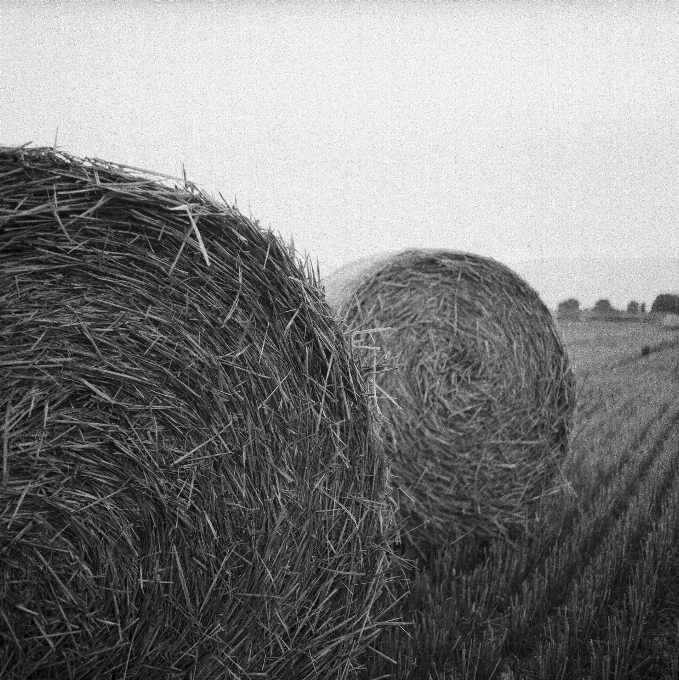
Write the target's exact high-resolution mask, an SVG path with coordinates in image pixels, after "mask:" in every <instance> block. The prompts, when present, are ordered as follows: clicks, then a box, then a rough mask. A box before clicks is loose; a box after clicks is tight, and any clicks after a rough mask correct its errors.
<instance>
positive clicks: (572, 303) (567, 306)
mask: <svg viewBox="0 0 679 680" xmlns="http://www.w3.org/2000/svg"><path fill="white" fill-rule="evenodd" d="M557 316H558V317H559V318H560V319H579V318H580V303H579V302H578V301H577V300H576V299H575V298H569V299H568V300H564V301H563V302H559V305H558V307H557Z"/></svg>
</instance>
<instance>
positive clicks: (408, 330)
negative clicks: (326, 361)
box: [325, 250, 574, 544]
mask: <svg viewBox="0 0 679 680" xmlns="http://www.w3.org/2000/svg"><path fill="white" fill-rule="evenodd" d="M325 287H326V294H327V297H328V300H329V301H330V302H331V303H332V304H333V305H334V306H335V307H336V308H337V309H338V310H339V311H340V313H341V314H342V315H343V316H344V317H345V319H346V321H347V323H348V324H349V326H350V327H353V328H365V329H382V330H377V331H374V332H373V336H374V341H375V344H376V345H377V346H379V347H380V348H381V349H382V350H383V351H384V353H385V354H386V357H387V361H388V363H389V362H390V363H391V366H392V368H391V370H386V371H382V372H379V373H378V375H377V382H378V386H379V387H380V389H381V393H382V394H383V395H388V397H389V398H387V397H386V396H385V397H384V398H382V399H381V400H380V407H381V410H382V412H383V415H384V422H383V427H382V429H383V435H384V438H385V440H386V442H387V444H388V445H389V448H390V449H391V454H392V456H393V471H394V476H395V480H396V481H395V483H396V484H397V485H398V487H399V490H400V493H399V498H400V511H401V515H402V517H403V518H405V520H406V522H407V526H408V528H409V530H410V537H411V538H412V540H413V541H415V542H417V541H426V542H428V543H430V544H431V543H432V542H437V541H441V540H443V539H452V540H455V539H457V538H459V537H462V536H464V535H468V534H473V535H475V536H477V537H478V536H481V537H494V536H498V535H509V534H511V533H512V532H514V531H515V530H517V529H519V528H522V527H525V526H526V522H528V521H529V520H530V517H531V514H532V512H533V510H534V508H535V506H536V504H537V503H538V501H539V500H540V499H541V498H542V497H543V496H544V495H545V494H547V493H549V492H550V491H551V490H553V489H554V488H556V486H557V481H556V479H557V474H556V473H557V470H558V467H559V464H560V462H561V460H562V458H563V456H564V454H565V452H566V450H567V445H568V432H569V427H570V422H571V416H572V411H573V406H574V383H573V375H572V372H571V369H570V367H569V362H568V357H567V355H566V351H565V349H564V346H563V344H562V341H561V339H560V336H559V334H558V332H557V330H556V328H555V325H554V323H553V321H552V318H551V314H550V312H549V310H548V309H547V308H546V307H545V305H544V304H543V303H542V302H541V300H540V299H539V297H538V295H537V293H535V291H534V290H532V289H531V288H530V287H529V286H528V285H527V284H526V283H525V282H524V281H522V280H521V279H520V278H519V277H518V276H517V275H516V274H514V273H513V272H512V271H511V270H510V269H509V268H507V267H506V266H504V265H502V264H500V263H499V262H496V261H494V260H491V259H489V258H484V257H479V256H475V255H470V254H465V253H459V252H452V251H444V250H409V251H405V252H402V253H399V254H396V255H389V256H379V257H377V258H373V259H370V260H364V261H359V262H357V263H353V264H350V265H347V266H346V267H345V268H343V269H340V270H338V271H337V272H336V273H335V274H333V275H332V276H330V277H329V278H328V279H327V280H326V282H325ZM385 329H388V330H385ZM368 359H369V360H371V357H368ZM394 402H395V403H394Z"/></svg>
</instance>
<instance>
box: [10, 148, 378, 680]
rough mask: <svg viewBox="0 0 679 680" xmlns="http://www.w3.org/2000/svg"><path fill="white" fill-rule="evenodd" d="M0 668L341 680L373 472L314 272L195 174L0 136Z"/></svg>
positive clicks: (338, 340)
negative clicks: (187, 177)
mask: <svg viewBox="0 0 679 680" xmlns="http://www.w3.org/2000/svg"><path fill="white" fill-rule="evenodd" d="M0 385H2V389H1V390H0V422H1V423H2V425H1V426H0V429H1V430H2V436H1V437H0V439H1V440H2V447H3V449H2V471H1V475H2V476H1V480H0V612H1V614H0V641H1V642H0V675H2V677H7V678H10V677H11V678H28V677H40V678H48V677H50V678H51V677H54V678H66V677H69V678H92V677H96V678H99V679H106V678H122V677H125V678H128V679H131V678H140V679H141V678H144V680H148V679H149V678H163V679H165V678H174V677H177V678H213V677H234V678H236V677H238V678H251V677H252V678H255V677H268V678H286V679H287V678H292V677H294V678H344V677H346V676H347V675H348V674H349V673H350V671H351V669H352V667H353V666H354V664H355V663H356V658H357V655H358V654H359V653H360V652H361V650H363V649H364V648H365V647H366V646H367V645H368V644H369V642H370V640H371V639H372V638H373V637H374V635H375V634H376V633H377V631H378V624H377V623H376V622H375V621H374V620H373V619H372V617H371V607H372V605H373V603H374V601H375V600H376V598H377V596H378V595H379V593H380V590H381V588H382V586H383V584H384V582H385V578H386V576H385V574H386V570H387V562H388V560H387V553H388V540H387V533H388V531H389V527H388V522H387V519H388V513H387V511H386V507H387V505H386V503H387V501H386V498H385V489H386V467H385V466H386V462H385V457H384V452H383V450H382V448H381V447H380V445H379V442H378V441H377V440H376V439H375V438H374V437H373V436H372V428H373V413H372V408H373V407H372V405H371V403H370V398H369V396H368V390H367V389H366V385H365V383H364V381H363V379H362V377H361V375H360V372H359V371H358V369H357V367H356V364H355V362H354V360H353V357H352V356H351V351H350V348H349V347H348V344H347V343H346V341H345V339H344V337H343V335H342V333H341V331H340V330H339V328H338V326H337V324H336V323H335V320H334V318H333V315H332V313H331V310H330V308H329V307H328V306H327V304H326V303H325V301H324V300H323V297H322V294H321V293H320V292H319V290H318V288H317V287H316V285H315V281H314V279H313V275H312V274H311V272H310V270H309V269H308V268H306V266H305V265H303V264H302V263H301V262H299V261H298V260H297V259H296V257H295V256H294V253H291V252H290V251H289V249H287V248H286V247H285V246H284V245H282V244H281V242H280V241H279V240H278V239H277V238H276V237H275V236H274V235H273V234H271V233H269V232H266V231H264V230H262V229H260V228H259V227H258V226H257V225H256V224H253V223H252V222H250V221H248V220H247V219H246V218H244V217H243V216H242V215H240V214H239V213H238V212H237V211H236V210H234V209H232V208H230V207H228V206H226V205H224V204H222V203H218V202H216V201H214V200H213V199H211V198H210V197H208V196H207V195H205V194H204V193H202V192H201V191H200V190H198V189H197V188H196V187H195V186H193V185H192V184H189V183H187V182H184V183H179V184H178V183H176V182H175V183H174V184H172V183H171V182H168V181H166V179H163V178H161V177H159V176H154V175H152V174H149V173H143V172H140V171H135V170H133V169H130V168H125V167H124V166H119V165H116V164H112V163H106V162H104V161H100V160H81V159H77V158H75V157H72V156H70V155H67V154H65V153H61V152H57V151H55V150H53V149H49V148H36V149H30V148H25V147H19V148H0Z"/></svg>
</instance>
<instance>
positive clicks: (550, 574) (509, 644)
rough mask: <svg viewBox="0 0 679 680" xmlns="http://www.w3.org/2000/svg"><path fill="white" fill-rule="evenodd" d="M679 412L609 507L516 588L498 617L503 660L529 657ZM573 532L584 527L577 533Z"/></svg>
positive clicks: (583, 523)
mask: <svg viewBox="0 0 679 680" xmlns="http://www.w3.org/2000/svg"><path fill="white" fill-rule="evenodd" d="M677 416H679V410H678V409H676V408H675V409H674V410H673V412H672V414H671V417H670V418H669V419H668V420H669V422H666V423H665V424H664V426H663V427H662V428H661V430H660V432H658V434H657V436H656V437H654V439H653V442H652V443H651V444H650V448H649V451H648V455H647V456H646V457H645V459H644V460H643V461H642V463H641V465H640V467H639V469H638V474H637V475H636V476H635V477H634V478H633V479H629V478H628V479H627V482H626V483H625V484H624V486H623V488H622V489H620V492H619V493H617V494H616V496H615V500H613V502H612V505H611V506H609V505H608V504H605V505H604V506H603V507H601V506H599V507H597V504H593V506H592V507H593V509H594V510H595V512H594V513H593V514H592V515H591V516H590V517H589V518H585V517H582V519H581V521H580V522H577V523H576V525H575V526H576V530H575V532H574V533H572V534H571V535H569V536H568V537H567V538H566V540H565V542H559V543H558V544H555V545H554V546H553V548H552V550H551V551H550V554H549V555H548V557H547V559H546V560H545V562H544V563H543V564H542V565H540V566H539V567H538V568H537V569H534V570H532V573H531V574H530V576H529V577H528V579H527V580H526V581H524V582H523V583H522V584H521V585H522V588H521V593H516V594H515V595H514V596H513V597H511V599H510V603H509V608H508V611H507V612H506V613H505V614H504V615H503V617H502V619H503V627H504V628H505V629H506V630H507V631H508V633H507V638H506V641H505V650H504V653H505V655H506V656H507V657H510V656H514V657H515V658H516V657H525V656H526V655H530V653H531V651H532V649H533V648H534V646H535V644H536V643H537V638H538V637H539V634H540V632H541V630H542V629H543V627H544V622H545V621H546V620H547V619H548V618H549V617H551V616H553V615H554V614H556V613H557V612H558V608H559V607H560V606H562V605H564V604H565V603H566V602H567V601H568V597H569V594H570V592H571V590H572V586H573V582H574V579H575V578H576V577H577V576H578V575H580V574H582V572H583V571H584V570H585V569H586V568H587V566H588V565H589V564H590V562H591V561H592V559H593V558H594V556H595V555H596V548H597V546H600V545H601V544H603V543H604V541H605V539H606V537H607V536H608V534H609V533H610V532H611V531H612V530H613V528H614V527H615V526H616V524H617V522H618V520H619V519H620V517H621V516H622V515H623V513H625V512H626V510H627V509H628V507H629V506H630V504H631V502H632V501H633V500H634V498H635V495H636V493H637V492H638V490H639V488H640V487H641V485H642V484H643V483H644V481H645V480H646V478H647V474H648V471H649V470H650V469H651V467H652V466H653V465H654V463H655V461H656V460H657V459H658V457H659V456H660V454H661V452H662V451H663V445H664V442H665V440H666V439H667V438H668V437H669V436H670V434H671V432H672V431H673V430H674V429H675V428H677V426H678V422H677ZM579 527H584V528H583V530H582V532H580V531H579Z"/></svg>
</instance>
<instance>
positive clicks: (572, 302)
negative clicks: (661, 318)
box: [558, 293, 679, 316]
mask: <svg viewBox="0 0 679 680" xmlns="http://www.w3.org/2000/svg"><path fill="white" fill-rule="evenodd" d="M580 311H581V309H580V302H579V301H578V300H576V299H575V298H569V299H568V300H564V301H563V302H560V303H559V305H558V312H559V315H560V316H577V315H578V314H579V313H580ZM592 311H593V312H595V313H597V314H602V315H612V314H622V313H623V312H622V311H621V310H618V309H615V307H613V305H612V304H611V301H610V300H608V299H605V298H602V299H601V300H597V301H596V303H595V305H594V307H593V308H592ZM626 311H627V314H629V315H631V316H639V315H642V314H646V303H645V302H641V303H639V302H636V301H635V300H631V301H630V302H628V303H627V310H626ZM651 313H658V314H679V295H673V294H671V293H661V294H660V295H658V296H657V297H656V298H655V300H654V301H653V304H652V305H651Z"/></svg>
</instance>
